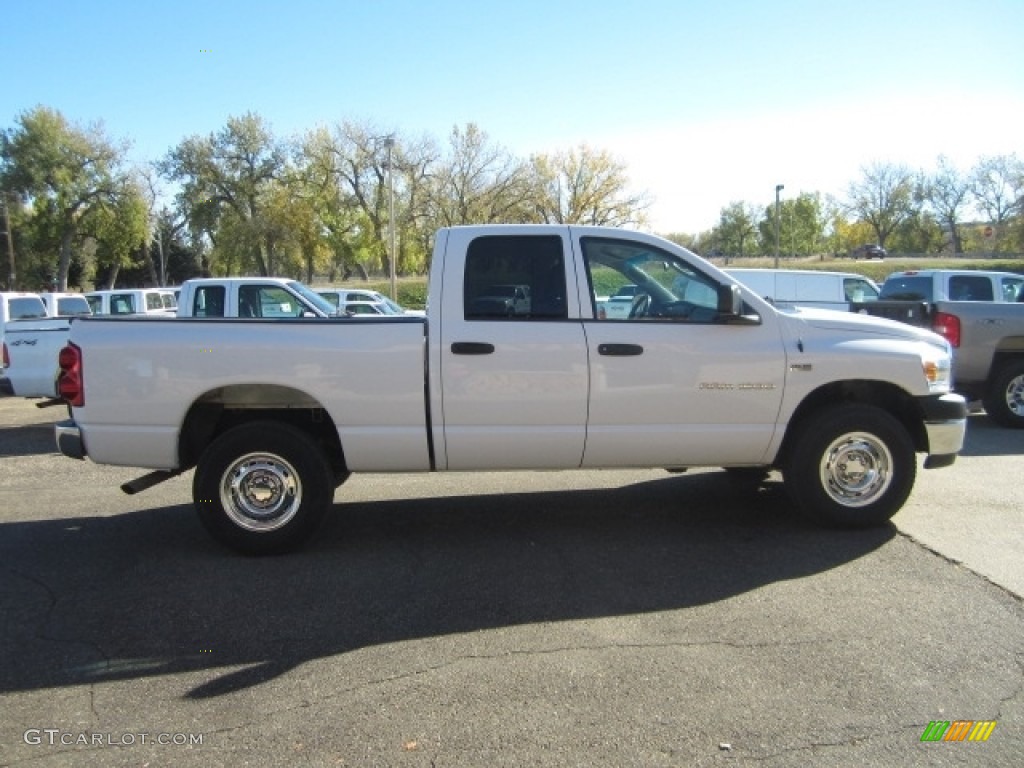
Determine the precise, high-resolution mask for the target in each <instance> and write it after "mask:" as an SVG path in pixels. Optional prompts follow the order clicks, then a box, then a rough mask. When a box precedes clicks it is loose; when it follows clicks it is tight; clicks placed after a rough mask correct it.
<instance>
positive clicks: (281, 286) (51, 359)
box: [3, 277, 336, 406]
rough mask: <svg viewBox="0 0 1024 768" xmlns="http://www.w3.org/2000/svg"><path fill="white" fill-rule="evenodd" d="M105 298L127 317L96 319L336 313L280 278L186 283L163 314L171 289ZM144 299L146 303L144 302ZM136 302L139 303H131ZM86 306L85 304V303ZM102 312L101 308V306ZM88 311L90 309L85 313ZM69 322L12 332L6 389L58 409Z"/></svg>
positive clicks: (20, 326) (7, 342) (25, 325)
mask: <svg viewBox="0 0 1024 768" xmlns="http://www.w3.org/2000/svg"><path fill="white" fill-rule="evenodd" d="M101 295H106V296H107V299H108V300H114V301H121V302H123V304H124V306H125V307H126V308H127V309H126V311H125V312H124V313H120V312H111V311H110V305H109V303H108V304H105V305H104V306H103V310H104V311H100V312H97V313H96V314H97V315H113V316H115V317H118V318H119V319H120V318H124V317H135V318H139V317H140V316H143V317H145V318H146V319H150V318H153V317H202V318H258V317H274V318H293V319H294V318H310V317H320V318H323V317H329V316H331V315H332V314H334V313H335V311H336V310H335V309H334V307H332V306H331V305H330V303H329V302H327V301H325V300H324V299H323V298H322V297H321V296H319V295H317V294H316V293H314V292H313V291H312V290H310V289H309V288H307V287H306V286H305V285H303V284H302V283H300V282H297V281H295V280H289V279H287V278H281V277H213V278H196V279H194V280H186V281H185V282H184V283H182V285H181V289H180V293H179V303H178V308H177V310H173V309H165V308H162V307H163V305H162V303H161V295H168V296H170V297H171V298H173V294H171V292H170V291H169V289H165V288H154V289H136V290H124V291H105V292H99V293H93V294H89V296H90V297H98V296H101ZM147 296H148V297H155V300H156V307H154V308H151V309H150V311H140V312H135V311H129V310H132V308H133V307H134V306H135V304H136V303H137V304H139V305H141V302H142V301H143V300H145V298H146V297H147ZM140 297H141V298H140ZM132 300H134V302H135V303H132ZM83 303H84V300H83ZM97 307H98V308H99V305H97ZM86 309H88V306H87V307H86ZM70 328H71V318H70V317H53V318H45V319H40V320H34V321H31V322H30V321H27V320H26V321H23V322H21V323H17V324H15V325H14V326H12V331H11V333H10V338H5V339H4V342H3V343H4V349H3V355H4V357H3V359H4V365H5V370H4V372H5V378H6V381H5V382H4V389H5V390H7V391H8V392H9V393H10V394H14V395H17V396H18V397H41V398H51V400H48V401H46V402H42V403H40V405H41V406H46V405H53V404H59V403H60V401H59V400H56V401H53V400H52V398H54V397H55V396H56V384H57V356H58V354H59V352H60V350H61V349H63V348H64V345H65V344H67V341H68V334H69V331H70Z"/></svg>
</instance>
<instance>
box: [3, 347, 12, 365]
mask: <svg viewBox="0 0 1024 768" xmlns="http://www.w3.org/2000/svg"><path fill="white" fill-rule="evenodd" d="M10 364H11V353H10V352H8V351H7V342H6V341H5V342H4V365H3V367H4V368H6V367H8V366H9V365H10Z"/></svg>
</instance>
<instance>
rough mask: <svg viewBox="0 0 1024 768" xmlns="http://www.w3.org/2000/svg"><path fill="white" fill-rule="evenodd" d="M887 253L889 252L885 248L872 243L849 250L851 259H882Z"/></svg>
mask: <svg viewBox="0 0 1024 768" xmlns="http://www.w3.org/2000/svg"><path fill="white" fill-rule="evenodd" d="M888 255H889V252H888V251H887V250H885V248H883V247H882V246H880V245H876V244H873V243H869V244H867V245H862V246H860V247H858V248H854V249H853V250H852V251H851V252H850V258H851V259H884V258H885V257H886V256H888Z"/></svg>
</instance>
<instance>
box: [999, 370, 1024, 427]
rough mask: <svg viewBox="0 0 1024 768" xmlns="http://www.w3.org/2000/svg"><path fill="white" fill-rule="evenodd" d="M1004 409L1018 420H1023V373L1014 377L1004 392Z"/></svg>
mask: <svg viewBox="0 0 1024 768" xmlns="http://www.w3.org/2000/svg"><path fill="white" fill-rule="evenodd" d="M1004 396H1005V397H1006V409H1007V410H1008V411H1009V412H1010V413H1012V414H1013V415H1014V416H1017V417H1018V418H1024V373H1021V374H1019V375H1018V376H1014V377H1013V378H1012V379H1010V381H1009V382H1007V384H1006V390H1005V392H1004Z"/></svg>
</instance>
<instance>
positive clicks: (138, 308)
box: [85, 288, 178, 315]
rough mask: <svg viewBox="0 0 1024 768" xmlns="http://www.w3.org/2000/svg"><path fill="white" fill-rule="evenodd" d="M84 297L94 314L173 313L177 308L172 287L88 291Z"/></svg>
mask: <svg viewBox="0 0 1024 768" xmlns="http://www.w3.org/2000/svg"><path fill="white" fill-rule="evenodd" d="M85 299H86V301H88V302H89V306H90V307H91V308H92V313H93V314H94V315H174V314H175V313H176V312H177V309H178V302H177V301H176V300H175V298H174V290H173V289H172V288H122V289H120V290H111V291H90V292H89V293H87V294H85Z"/></svg>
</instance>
